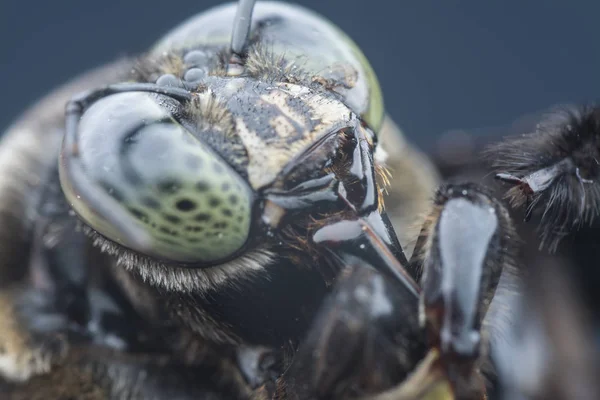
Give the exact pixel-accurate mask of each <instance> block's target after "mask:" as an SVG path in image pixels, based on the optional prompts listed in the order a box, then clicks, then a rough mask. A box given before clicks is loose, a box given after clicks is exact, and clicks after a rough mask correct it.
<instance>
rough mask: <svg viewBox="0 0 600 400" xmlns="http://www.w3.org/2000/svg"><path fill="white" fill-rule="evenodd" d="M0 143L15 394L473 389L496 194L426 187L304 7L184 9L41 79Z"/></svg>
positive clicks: (3, 355) (414, 393) (474, 393)
mask: <svg viewBox="0 0 600 400" xmlns="http://www.w3.org/2000/svg"><path fill="white" fill-rule="evenodd" d="M232 28H233V31H232ZM65 105H66V112H65V108H64V106H65ZM386 149H388V150H389V151H388V154H387V158H386V155H385V150H386ZM2 152H3V153H2ZM0 160H2V161H0V162H4V164H3V165H2V169H0V171H1V173H3V174H4V175H3V177H5V179H2V180H0V182H1V185H2V186H1V187H0V207H2V212H1V213H0V216H1V217H2V218H3V221H2V224H1V225H2V226H3V228H2V229H1V230H0V234H2V235H3V237H2V254H3V257H2V266H1V267H0V283H1V284H2V293H1V294H0V296H1V298H0V318H1V319H2V321H5V322H6V323H4V324H3V328H1V329H2V330H0V344H1V346H0V350H1V351H0V374H1V376H2V377H3V378H4V382H3V383H0V389H2V390H4V391H5V392H6V393H8V394H9V396H11V398H28V399H30V398H44V399H47V398H64V397H75V398H89V399H98V398H166V397H177V398H215V399H237V398H241V399H245V398H280V399H296V398H298V399H312V398H340V399H342V398H344V399H345V398H369V399H409V398H426V399H436V398H442V399H451V398H474V399H481V398H484V396H485V393H486V392H487V391H488V387H489V386H490V385H489V384H486V383H487V382H486V379H485V375H486V371H485V368H484V367H485V365H484V364H485V363H486V360H487V358H488V357H487V345H486V343H487V338H486V335H485V332H486V330H485V329H484V328H483V327H484V325H486V323H484V318H486V312H487V311H488V308H492V306H491V305H490V304H492V305H493V303H494V293H495V291H496V287H497V286H498V282H499V280H500V279H501V277H506V276H508V277H511V276H512V274H513V273H514V274H516V272H517V271H516V268H515V267H516V265H515V264H516V262H517V257H518V256H517V250H518V246H517V243H516V242H515V240H514V238H515V232H514V229H515V228H514V227H513V222H512V221H511V217H510V216H509V214H508V212H507V210H506V208H505V207H504V206H503V205H502V203H501V202H500V201H498V200H497V198H496V196H495V195H494V194H493V193H492V192H491V191H490V190H489V189H486V188H484V187H482V186H479V185H475V184H470V183H461V184H458V183H454V184H446V185H442V186H441V187H440V188H439V189H438V190H437V192H436V195H435V197H434V201H433V204H432V203H431V202H430V201H429V198H430V197H432V196H433V193H434V190H435V188H436V187H437V185H438V177H437V173H436V172H435V169H434V168H433V166H432V165H431V164H430V162H429V161H428V160H427V158H426V157H424V156H423V155H421V154H420V153H419V152H418V151H417V150H416V149H414V148H413V147H412V146H411V145H410V144H409V143H407V142H405V141H404V139H403V138H402V136H401V135H400V134H399V132H398V129H397V128H396V127H395V125H394V124H393V122H392V121H391V120H390V119H389V118H387V117H386V116H385V113H384V109H383V104H382V100H381V93H380V88H379V84H378V82H377V79H376V77H375V75H374V73H373V71H372V69H371V67H370V66H369V64H368V62H367V61H366V60H365V58H364V56H363V55H362V53H361V52H360V50H359V49H358V48H357V47H356V46H355V44H354V43H353V42H352V41H351V40H350V39H349V38H348V37H347V36H345V35H344V34H343V33H341V32H340V31H339V30H338V29H337V28H335V27H333V26H332V25H331V24H330V23H329V22H327V21H326V20H324V19H322V18H321V17H319V16H317V15H315V14H313V13H312V12H310V11H308V10H305V9H303V8H301V7H298V6H292V5H289V4H284V3H267V2H265V3H262V2H260V3H258V4H257V5H256V6H254V2H253V1H241V2H240V3H239V5H238V6H237V7H236V5H234V4H227V5H224V6H221V7H218V8H215V9H212V10H209V11H206V12H205V13H202V14H199V15H198V16H196V17H194V18H192V19H190V20H189V21H188V22H185V23H184V24H182V25H181V26H179V27H177V28H175V29H174V30H173V31H172V32H170V33H168V34H167V35H166V36H165V37H163V39H161V40H160V41H159V42H158V43H157V45H156V46H155V47H153V48H152V49H151V50H149V51H148V52H147V53H146V54H144V55H141V56H140V57H136V58H135V59H131V60H130V59H127V60H122V61H119V62H116V63H114V64H112V65H109V66H105V67H102V68H101V69H99V70H97V71H94V72H92V73H90V74H88V75H85V76H83V77H81V78H80V79H78V80H75V81H74V82H73V83H71V84H69V85H67V86H66V87H65V88H63V89H60V90H59V91H58V92H57V93H54V94H52V95H51V97H49V98H48V99H47V100H45V101H43V102H42V103H40V105H38V106H37V107H36V108H34V109H33V111H31V112H30V113H29V114H26V115H25V116H24V117H23V118H22V119H21V121H19V122H17V124H15V125H14V126H13V128H12V129H11V130H9V132H7V133H6V135H5V137H4V139H3V145H2V147H0ZM386 167H389V168H390V170H391V172H392V173H393V175H392V177H393V178H392V185H390V186H389V187H388V188H387V190H388V192H389V194H388V195H387V196H388V197H387V198H386V196H385V195H384V189H385V188H386V185H385V183H386V180H387V179H389V177H388V175H387V173H386ZM516 172H517V171H512V170H510V171H508V173H511V178H510V179H513V180H515V179H517V178H514V176H517V175H516ZM384 200H385V202H386V204H385V205H384ZM424 212H426V213H427V214H428V217H427V218H425V222H424V224H423V226H422V227H420V226H419V227H417V228H416V229H415V228H414V227H413V226H411V224H410V220H411V219H412V218H413V217H415V216H417V215H418V214H420V213H424ZM392 226H393V227H392ZM457 232H461V233H462V234H461V235H457V234H456V233H457ZM417 236H418V237H419V239H418V240H417V242H416V245H415V249H414V250H413V251H412V256H411V257H410V259H407V257H406V255H405V254H404V251H403V245H404V247H408V246H407V242H408V241H409V240H410V239H411V238H414V237H417ZM417 282H418V283H417ZM465 282H468V283H469V284H468V285H465V284H464V283H465ZM482 371H483V372H482Z"/></svg>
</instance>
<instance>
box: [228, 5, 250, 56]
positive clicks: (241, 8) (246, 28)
mask: <svg viewBox="0 0 600 400" xmlns="http://www.w3.org/2000/svg"><path fill="white" fill-rule="evenodd" d="M254 3H256V0H240V1H239V3H238V8H237V11H236V13H235V19H234V20H233V32H232V34H231V46H230V50H231V61H230V64H238V65H240V64H241V60H242V56H243V54H244V51H245V50H246V46H247V45H248V36H249V35H250V25H251V23H252V11H253V10H254Z"/></svg>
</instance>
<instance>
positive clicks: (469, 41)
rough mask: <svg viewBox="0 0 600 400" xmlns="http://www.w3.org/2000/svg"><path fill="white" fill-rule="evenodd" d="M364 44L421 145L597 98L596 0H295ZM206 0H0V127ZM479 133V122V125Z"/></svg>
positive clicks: (392, 106)
mask: <svg viewBox="0 0 600 400" xmlns="http://www.w3.org/2000/svg"><path fill="white" fill-rule="evenodd" d="M297 2H298V3H301V4H304V5H306V6H308V7H311V8H313V9H315V10H316V11H318V12H320V13H322V14H324V15H325V16H327V17H328V18H330V19H331V20H333V21H334V22H335V23H337V24H338V25H339V26H341V28H342V29H344V30H345V31H346V32H348V33H349V34H350V35H351V36H352V37H353V38H354V39H355V40H356V41H357V42H358V44H359V45H360V46H361V47H362V48H363V49H364V52H365V53H366V55H367V56H368V58H369V59H370V60H371V61H372V63H373V66H374V68H375V70H376V72H377V73H378V75H379V77H380V80H381V83H382V86H383V87H384V92H385V99H386V103H387V108H388V110H389V112H390V113H391V114H392V115H393V116H394V117H395V119H396V120H397V121H399V122H400V124H401V125H402V126H403V128H404V129H405V131H406V132H407V134H408V135H409V136H410V137H411V138H413V140H415V141H416V142H417V143H418V144H419V145H421V146H423V147H424V148H428V147H430V146H432V143H433V142H434V138H435V137H438V136H439V135H441V134H442V133H443V132H446V131H448V130H452V129H458V128H461V129H473V128H482V127H487V126H498V125H504V124H507V123H510V122H511V121H513V120H514V119H515V118H517V117H519V116H520V115H522V114H524V113H530V112H534V111H539V110H540V109H544V108H546V107H549V106H551V105H553V104H556V103H565V102H587V101H593V100H596V99H597V97H598V94H599V93H598V76H599V72H600V52H599V51H598V49H599V47H598V41H599V39H600V36H599V34H598V15H600V2H598V1H596V0H586V1H584V0H573V1H555V0H545V1H542V0H538V1H520V0H519V1H516V0H512V1H502V2H501V1H496V2H491V1H490V2H488V1H475V0H471V1H440V0H435V1H434V0H420V1H392V0H298V1H297ZM218 3H219V2H218V1H209V0H204V1H202V0H195V1H193V0H185V1H184V0H181V1H173V0H162V1H157V0H130V1H126V2H121V1H108V0H104V1H84V2H82V1H76V0H62V1H60V2H42V1H37V2H27V1H19V2H17V1H14V0H0V79H1V81H0V82H1V88H2V89H1V96H0V99H1V100H0V101H1V103H0V104H1V105H2V107H1V108H0V127H2V128H1V129H3V128H4V127H6V126H7V125H8V124H9V123H10V121H11V120H12V119H13V118H15V117H16V116H17V115H18V114H19V113H20V112H21V111H22V110H23V109H24V108H25V107H27V106H28V105H29V104H30V103H31V102H32V101H34V100H35V99H36V98H37V97H38V96H41V95H43V94H44V93H46V92H47V91H49V90H50V89H52V88H53V87H54V86H56V85H58V84H60V83H62V82H64V81H65V80H67V79H68V78H69V77H71V76H73V75H74V74H77V73H80V72H82V71H84V70H86V69H88V68H90V67H93V66H95V65H99V64H101V63H103V62H106V61H109V60H111V59H112V58H114V57H118V56H120V55H124V54H128V53H135V52H137V51H140V50H143V49H144V48H145V47H146V46H149V45H151V44H152V43H153V42H154V41H155V40H156V39H157V38H158V37H159V36H160V35H161V34H162V33H164V32H165V31H167V30H168V29H170V28H171V27H172V26H174V25H175V24H177V23H178V22H180V21H182V20H184V19H185V18H187V17H189V16H190V15H191V14H193V13H196V12H199V11H202V10H203V9H206V8H207V7H209V6H212V5H215V4H218ZM484 131H485V130H484Z"/></svg>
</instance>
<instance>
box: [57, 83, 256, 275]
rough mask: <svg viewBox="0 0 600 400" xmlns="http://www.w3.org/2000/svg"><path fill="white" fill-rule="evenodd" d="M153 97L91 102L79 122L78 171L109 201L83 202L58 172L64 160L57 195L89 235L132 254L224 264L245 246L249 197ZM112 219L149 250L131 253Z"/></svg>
mask: <svg viewBox="0 0 600 400" xmlns="http://www.w3.org/2000/svg"><path fill="white" fill-rule="evenodd" d="M158 97H159V98H158V99H157V96H156V95H151V94H147V93H141V92H131V93H122V94H116V95H112V96H109V97H105V98H103V99H101V100H99V101H97V102H96V103H94V104H93V105H92V106H91V107H90V108H89V109H88V110H87V111H86V112H85V113H84V114H83V116H82V118H81V120H80V123H79V128H78V143H77V145H78V152H79V154H78V156H79V161H80V162H79V163H77V165H78V166H80V167H81V169H82V170H83V176H84V179H85V180H86V181H87V182H91V184H92V185H93V186H94V187H96V188H97V189H98V190H100V191H102V193H104V194H106V195H108V197H107V196H104V199H98V198H89V197H90V196H88V197H86V198H84V196H82V195H81V194H80V193H83V192H84V191H80V190H78V189H79V188H78V181H75V180H72V179H70V177H71V176H72V174H69V171H66V170H65V169H66V168H69V167H68V166H70V165H71V166H72V165H73V164H72V163H69V162H65V160H63V162H61V164H60V171H61V184H62V188H63V191H64V192H65V195H66V196H67V198H68V199H69V201H70V202H71V203H72V206H73V208H74V210H75V211H76V212H77V214H78V215H79V216H80V217H81V218H82V219H83V220H84V221H85V222H86V223H87V224H88V225H89V226H90V227H91V228H93V229H95V230H97V231H98V232H99V233H101V234H102V235H104V236H106V237H107V238H109V239H112V240H114V241H116V242H118V243H120V244H123V245H124V246H126V247H130V248H132V249H133V250H137V251H140V252H143V253H146V254H148V253H149V254H148V255H151V256H156V257H160V258H163V259H167V260H172V261H177V262H187V263H210V262H213V261H216V260H222V259H226V258H228V257H230V256H232V255H233V254H234V253H236V251H238V250H239V249H240V248H241V247H242V246H243V245H244V244H245V243H246V241H247V239H248V232H249V230H250V223H251V204H252V198H253V195H252V191H251V189H250V188H249V186H248V184H247V183H246V182H245V181H244V180H243V179H242V178H241V177H240V176H239V175H238V174H237V173H236V172H235V171H234V170H233V169H232V168H231V167H230V166H229V165H228V164H227V163H226V162H225V161H224V160H223V159H222V158H220V157H219V156H217V155H216V154H215V153H214V151H213V150H212V149H210V148H209V147H207V146H206V145H205V144H203V143H202V142H201V141H199V140H198V139H197V138H196V137H195V136H193V135H192V134H191V133H190V132H188V131H187V130H186V129H185V128H183V127H182V126H181V125H180V124H178V123H177V122H176V121H175V120H174V119H173V118H172V117H171V115H170V114H169V113H168V112H167V110H165V108H163V107H162V106H160V105H159V103H160V101H161V99H160V96H158ZM162 100H165V101H166V100H168V99H166V98H165V99H162ZM66 153H67V152H65V151H63V158H64V157H68V156H69V155H68V154H66ZM78 168H79V167H78ZM231 188H236V192H235V193H232V189H231ZM233 195H235V201H233V200H232V199H234V197H233ZM106 199H108V203H109V204H106V201H105V200H106ZM99 201H104V203H103V205H102V207H98V202H99ZM99 210H104V211H99ZM112 213H114V215H113V214H112ZM115 215H121V216H123V218H125V219H127V220H126V221H119V222H120V223H121V224H125V225H128V224H133V225H135V226H137V227H139V228H141V232H144V233H145V234H146V235H147V238H148V239H149V242H150V245H149V247H148V248H137V247H138V246H137V245H136V241H135V240H132V238H130V237H128V236H127V234H124V233H123V232H122V230H120V229H119V228H118V227H117V226H116V225H117V224H115V223H111V222H110V221H114V220H115Z"/></svg>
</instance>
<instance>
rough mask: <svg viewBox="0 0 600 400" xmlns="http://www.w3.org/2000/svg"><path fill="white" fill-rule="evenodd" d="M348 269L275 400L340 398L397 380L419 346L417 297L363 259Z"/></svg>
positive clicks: (417, 355) (421, 351) (352, 262)
mask: <svg viewBox="0 0 600 400" xmlns="http://www.w3.org/2000/svg"><path fill="white" fill-rule="evenodd" d="M348 261H349V264H348V267H347V268H346V269H345V270H344V271H343V272H342V275H341V276H340V278H339V281H338V282H337V283H336V286H335V288H334V290H333V292H332V293H331V295H330V296H329V297H328V298H327V299H326V300H325V302H324V304H323V306H322V308H321V311H320V312H319V314H318V316H317V317H316V318H315V320H314V322H313V325H312V328H311V329H310V331H309V333H308V335H307V336H306V337H305V339H304V341H303V342H302V344H301V346H300V348H299V349H298V352H297V353H296V355H295V357H294V360H293V362H292V364H291V366H290V367H289V368H288V369H287V370H286V372H285V373H284V375H283V376H282V378H280V380H279V381H278V387H277V396H276V398H280V399H300V400H303V399H345V398H349V397H355V396H356V395H358V394H362V393H375V392H378V391H381V390H384V389H386V388H389V387H391V386H392V385H394V384H395V383H397V382H398V381H401V380H402V379H403V378H404V377H405V376H406V374H407V373H408V372H409V371H410V370H411V369H412V366H413V365H414V363H413V362H414V360H418V359H420V358H421V357H422V355H423V354H424V350H425V342H424V341H423V340H422V336H421V332H420V329H419V325H418V320H417V317H418V315H417V306H418V304H417V297H415V296H414V295H413V294H412V293H411V292H408V291H404V292H402V291H399V290H397V286H396V284H395V282H393V283H392V282H390V281H388V280H386V279H385V277H384V275H381V274H380V273H379V272H377V271H376V270H374V269H372V268H370V267H366V266H365V263H364V262H363V261H360V260H359V259H356V258H354V259H352V258H350V257H348Z"/></svg>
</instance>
